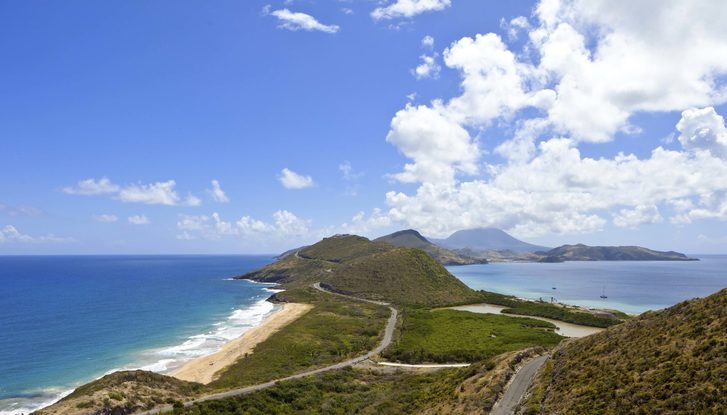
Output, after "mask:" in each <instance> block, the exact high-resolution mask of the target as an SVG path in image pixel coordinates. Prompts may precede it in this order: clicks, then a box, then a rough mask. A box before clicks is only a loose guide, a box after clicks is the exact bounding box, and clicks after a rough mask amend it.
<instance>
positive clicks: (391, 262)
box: [240, 235, 480, 307]
mask: <svg viewBox="0 0 727 415" xmlns="http://www.w3.org/2000/svg"><path fill="white" fill-rule="evenodd" d="M240 278H249V279H253V280H256V281H266V282H279V283H282V284H284V286H285V287H286V288H304V287H306V286H309V285H310V284H312V283H314V282H321V283H323V285H324V286H326V287H329V288H331V289H333V290H335V291H340V292H343V293H347V294H352V295H356V296H361V297H365V298H370V299H375V300H382V301H388V302H392V303H395V304H401V305H414V304H415V305H425V306H434V307H436V306H443V305H453V304H463V303H472V302H477V301H478V300H479V298H480V296H479V294H477V292H476V291H474V290H472V289H470V288H469V287H467V286H466V285H465V284H464V283H462V282H461V281H460V280H458V279H457V278H455V277H454V276H453V275H452V274H450V273H449V272H448V271H447V270H446V269H445V268H444V267H443V266H442V265H440V264H439V263H438V262H437V261H435V260H434V259H433V258H432V257H431V256H429V255H428V254H426V253H425V252H424V251H421V250H419V249H414V248H396V247H393V246H392V245H389V244H387V243H384V242H376V241H369V240H368V239H366V238H363V237H360V236H355V235H337V236H333V237H330V238H325V239H323V240H322V241H320V242H318V243H316V244H314V245H311V246H309V247H306V248H303V249H301V250H300V251H296V253H293V254H289V255H288V256H286V257H285V258H283V259H281V260H279V261H277V262H275V263H273V264H270V265H268V266H266V267H263V268H262V269H259V270H256V271H253V272H251V273H248V274H245V275H243V276H241V277H240Z"/></svg>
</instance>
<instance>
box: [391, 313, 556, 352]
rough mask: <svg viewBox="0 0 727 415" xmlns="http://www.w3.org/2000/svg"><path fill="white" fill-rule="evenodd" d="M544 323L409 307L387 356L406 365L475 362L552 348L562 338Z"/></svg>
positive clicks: (532, 320) (551, 326) (517, 318)
mask: <svg viewBox="0 0 727 415" xmlns="http://www.w3.org/2000/svg"><path fill="white" fill-rule="evenodd" d="M554 328H555V326H554V325H553V324H551V323H548V322H546V321H541V320H534V319H528V318H519V317H508V316H501V315H494V314H476V313H470V312H467V311H458V310H435V311H429V310H425V309H416V308H409V309H406V310H404V311H403V312H402V324H401V327H400V330H399V334H398V338H397V339H396V341H395V343H394V344H392V346H391V347H389V348H388V349H386V350H385V351H384V353H383V357H384V358H386V359H390V360H394V361H400V362H406V363H423V362H437V363H451V362H474V361H478V360H483V359H487V358H490V357H492V356H495V355H498V354H500V353H504V352H509V351H513V350H520V349H525V348H528V347H533V346H544V347H551V346H554V345H556V344H558V343H559V342H560V340H561V339H562V337H561V336H559V335H557V334H555V333H554V332H553V331H552V330H553V329H554Z"/></svg>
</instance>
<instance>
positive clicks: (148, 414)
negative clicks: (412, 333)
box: [139, 283, 398, 415]
mask: <svg viewBox="0 0 727 415" xmlns="http://www.w3.org/2000/svg"><path fill="white" fill-rule="evenodd" d="M313 287H314V288H315V289H317V290H320V291H323V292H325V293H328V294H332V295H337V296H340V297H346V298H349V299H352V300H356V301H364V302H367V303H372V304H377V305H383V306H388V307H389V310H391V315H390V316H389V320H388V321H387V322H386V329H385V330H384V338H383V339H382V340H381V343H379V345H378V346H376V348H375V349H373V350H371V351H369V352H368V353H366V354H365V355H363V356H359V357H355V358H353V359H349V360H345V361H343V362H339V363H336V364H334V365H330V366H326V367H321V368H318V369H312V370H307V371H305V372H300V373H297V374H295V375H291V376H287V377H284V378H279V379H274V380H271V381H269V382H265V383H260V384H257V385H252V386H247V387H244V388H237V389H232V390H229V391H226V392H220V393H215V394H211V395H205V396H202V397H200V398H197V399H194V400H191V401H187V402H184V406H186V407H189V406H192V405H194V404H195V403H199V402H205V401H212V400H215V399H224V398H230V397H233V396H239V395H246V394H249V393H253V392H257V391H261V390H263V389H267V388H270V387H272V386H275V384H277V383H278V382H282V381H286V380H293V379H300V378H304V377H308V376H312V375H317V374H319V373H324V372H329V371H331V370H337V369H342V368H344V367H348V366H353V365H356V364H358V363H361V362H363V361H365V360H367V359H370V358H371V357H373V356H375V355H377V354H379V353H381V352H382V351H383V350H384V349H385V348H387V347H388V346H389V345H390V344H391V339H392V338H393V336H394V328H395V327H396V318H397V315H398V312H397V311H396V309H395V308H394V307H392V306H391V305H390V304H389V303H384V302H382V301H374V300H366V299H364V298H358V297H351V296H348V295H343V294H338V293H334V292H331V291H328V290H326V289H325V288H323V287H321V285H320V283H315V284H313ZM172 409H173V408H172V406H171V405H163V406H159V407H156V408H153V409H150V410H148V411H144V412H139V415H156V414H159V413H161V412H169V411H171V410H172Z"/></svg>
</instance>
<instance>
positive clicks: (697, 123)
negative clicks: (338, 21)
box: [386, 0, 727, 236]
mask: <svg viewBox="0 0 727 415" xmlns="http://www.w3.org/2000/svg"><path fill="white" fill-rule="evenodd" d="M725 15H727V3H725V2H720V1H713V2H711V3H710V4H709V5H705V4H701V3H699V4H698V3H697V2H686V1H677V0H670V1H665V2H663V1H644V2H632V1H605V0H596V1H581V0H574V1H566V0H564V1H559V0H543V1H541V2H540V3H539V4H538V6H537V7H536V9H535V13H534V18H533V21H532V22H530V21H528V20H527V19H525V18H516V19H513V20H512V21H510V22H509V24H503V27H504V28H505V29H506V30H510V29H512V30H514V32H513V33H511V38H512V37H517V36H518V35H519V34H521V33H525V34H526V35H527V39H526V42H525V46H524V47H523V49H521V50H513V49H512V48H511V47H510V46H509V45H508V44H507V43H505V42H504V41H503V40H502V38H501V37H500V36H498V35H496V34H494V33H486V34H478V35H476V36H474V37H465V38H462V39H460V40H457V41H455V42H453V43H452V45H451V46H450V47H449V48H447V49H446V50H445V51H444V53H443V60H444V64H445V65H446V67H447V68H451V69H455V70H457V71H458V72H459V74H460V76H461V80H462V81H461V91H460V93H459V94H458V95H456V96H454V97H453V98H451V99H449V100H434V101H432V102H431V103H430V104H429V105H426V106H423V105H421V106H413V105H411V104H407V105H406V106H405V107H404V108H403V109H401V110H400V111H398V112H397V113H396V114H395V115H394V117H393V119H392V122H391V128H390V131H389V133H388V135H387V141H388V142H390V143H392V144H393V145H395V146H396V147H397V149H398V150H399V151H400V152H401V153H402V154H403V155H404V156H405V157H406V158H407V159H409V160H411V161H410V162H408V163H407V164H406V165H405V166H404V170H403V172H401V173H397V174H394V175H393V176H392V177H394V178H396V179H398V180H399V181H402V182H410V183H411V182H413V183H419V188H418V189H417V190H416V192H415V193H414V194H407V193H405V192H389V193H388V194H387V199H386V200H387V204H388V206H389V211H388V212H387V215H388V216H389V217H390V218H391V220H393V221H396V222H402V223H403V224H407V225H408V226H412V227H415V228H417V229H421V230H422V231H424V232H425V233H427V234H431V235H435V236H442V235H446V234H447V233H449V232H451V231H453V230H456V229H461V228H468V227H475V226H498V227H501V228H505V229H509V230H511V231H514V232H515V233H516V234H519V235H520V236H536V235H543V234H547V233H580V232H594V231H598V230H599V229H602V228H603V227H604V226H605V225H606V223H607V220H606V219H605V218H607V217H608V216H609V215H610V216H612V217H613V218H614V223H615V224H616V225H619V226H626V227H634V226H638V225H639V224H642V223H649V222H654V221H661V220H662V218H661V215H662V214H663V212H668V210H664V209H661V208H662V206H664V205H669V206H672V207H673V203H674V201H676V200H679V201H681V202H679V205H680V206H681V210H677V211H676V214H674V215H673V216H672V217H670V218H668V219H669V220H670V221H672V222H680V223H684V222H687V221H692V220H697V219H700V218H711V219H718V220H727V196H725V195H727V181H725V180H724V178H725V177H727V163H725V162H724V149H725V147H724V143H725V126H724V120H723V119H722V117H721V116H719V115H718V114H717V113H716V111H714V109H713V108H712V107H710V106H713V105H717V104H720V103H723V102H725V101H726V100H727V86H726V85H725V75H727V60H725V59H723V58H722V57H723V56H727V25H724V24H721V23H720V18H719V17H717V16H725ZM675 56H678V57H679V59H675V58H674V57H675ZM699 107H706V108H704V109H694V108H699ZM690 108H691V109H690ZM685 109H686V110H685ZM665 111H684V113H683V114H682V121H681V122H680V123H679V125H678V126H677V129H678V130H679V132H680V133H681V136H680V137H679V141H680V142H681V143H682V145H683V148H684V150H683V151H682V150H665V149H663V148H661V147H657V148H655V149H654V150H653V151H652V153H651V155H650V156H647V157H643V158H638V157H636V156H635V155H630V154H618V155H616V156H615V157H612V158H605V157H604V158H589V157H584V156H582V155H581V152H580V151H579V145H580V143H582V142H595V143H598V142H605V141H610V140H613V138H614V136H615V135H616V134H618V133H620V132H624V133H627V134H638V133H639V132H640V129H639V126H637V125H633V124H632V122H633V121H632V115H634V114H637V113H644V112H647V113H648V112H665ZM495 129H497V131H495ZM502 133H504V135H505V137H506V139H505V141H504V142H503V141H500V142H494V143H489V142H488V141H489V140H492V137H493V136H500V135H501V134H502ZM510 134H512V135H510ZM483 143H484V144H490V145H492V147H494V151H495V153H496V154H497V155H500V156H502V157H503V159H504V162H502V163H499V164H483V163H482V161H481V159H480V156H481V155H482V154H484V153H485V151H484V150H482V149H480V145H481V144H483ZM488 161H490V162H493V161H492V160H488ZM482 172H484V173H486V175H485V176H479V177H474V178H469V179H468V178H466V177H463V175H476V174H479V173H482ZM687 202H688V203H687ZM432 212H437V214H436V215H433V213H432Z"/></svg>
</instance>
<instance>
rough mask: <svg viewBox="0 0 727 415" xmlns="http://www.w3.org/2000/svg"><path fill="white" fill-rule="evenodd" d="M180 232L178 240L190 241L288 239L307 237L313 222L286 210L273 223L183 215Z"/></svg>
mask: <svg viewBox="0 0 727 415" xmlns="http://www.w3.org/2000/svg"><path fill="white" fill-rule="evenodd" d="M177 229H178V230H180V231H181V233H180V234H179V235H178V236H177V238H178V239H183V240H191V239H196V238H198V237H200V238H204V239H211V240H214V239H221V238H224V237H241V238H245V237H249V236H254V237H255V238H261V239H271V238H272V239H285V238H291V237H292V238H300V237H303V236H307V234H308V233H309V230H310V221H309V220H306V219H301V218H299V217H298V216H296V215H295V214H293V213H292V212H289V211H287V210H278V211H276V212H274V213H273V220H272V222H265V221H262V220H258V219H255V218H252V217H251V216H242V217H241V218H240V219H238V220H237V221H226V220H224V219H223V218H222V217H221V216H220V214H219V213H217V212H215V213H212V215H210V216H207V215H180V217H179V220H178V221H177Z"/></svg>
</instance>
